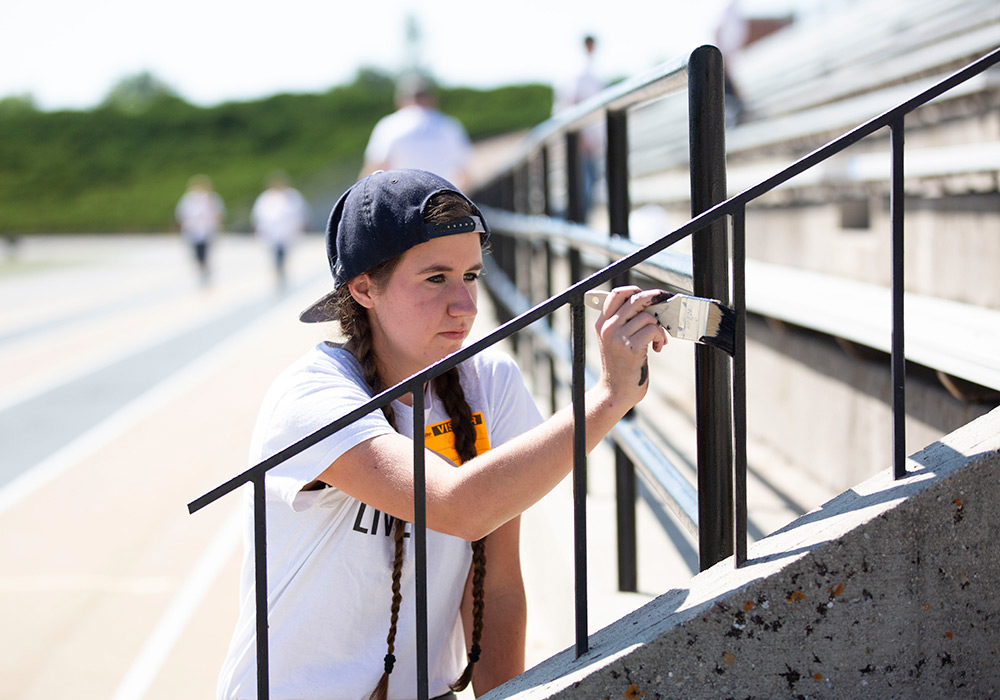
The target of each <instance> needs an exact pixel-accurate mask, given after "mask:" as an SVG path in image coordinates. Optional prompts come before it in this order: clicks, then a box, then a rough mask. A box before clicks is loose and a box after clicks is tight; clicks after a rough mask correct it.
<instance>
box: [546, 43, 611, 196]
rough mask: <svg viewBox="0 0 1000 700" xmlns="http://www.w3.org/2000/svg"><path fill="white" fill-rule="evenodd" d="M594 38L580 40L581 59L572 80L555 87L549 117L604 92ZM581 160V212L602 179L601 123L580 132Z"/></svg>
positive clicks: (602, 147)
mask: <svg viewBox="0 0 1000 700" xmlns="http://www.w3.org/2000/svg"><path fill="white" fill-rule="evenodd" d="M596 48H597V39H596V38H595V37H594V36H593V35H590V34H588V35H587V36H585V37H584V38H583V56H582V57H581V61H580V65H579V66H578V67H577V69H576V72H575V73H574V74H573V77H572V79H571V80H569V81H567V82H564V83H562V84H559V85H556V87H555V91H554V93H555V94H554V99H553V103H552V114H553V115H555V114H558V113H559V112H561V111H563V110H565V109H568V108H570V107H572V106H573V105H578V104H580V103H581V102H586V101H587V100H588V99H590V98H591V97H593V96H594V95H596V94H597V93H599V92H600V91H601V90H603V89H604V87H605V83H604V81H603V80H601V79H600V78H599V77H598V74H597V69H596V65H595V64H596V59H595V52H596ZM579 148H580V159H581V163H582V165H583V213H584V214H586V213H587V212H589V211H590V207H591V204H592V203H593V201H594V197H593V192H594V186H595V184H596V183H597V181H598V179H599V178H600V176H601V154H602V153H603V151H604V130H603V128H602V125H601V124H600V123H598V124H593V125H591V126H588V127H586V128H584V129H583V130H581V131H580V140H579Z"/></svg>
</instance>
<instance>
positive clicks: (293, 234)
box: [250, 172, 309, 288]
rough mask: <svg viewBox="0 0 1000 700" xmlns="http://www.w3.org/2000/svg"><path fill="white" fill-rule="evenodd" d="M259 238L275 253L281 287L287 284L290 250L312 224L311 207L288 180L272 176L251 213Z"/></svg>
mask: <svg viewBox="0 0 1000 700" xmlns="http://www.w3.org/2000/svg"><path fill="white" fill-rule="evenodd" d="M250 220H251V222H252V223H253V227H254V231H255V232H256V234H257V237H258V238H259V239H260V240H261V241H262V242H263V243H265V244H266V245H268V246H269V247H270V248H271V250H272V252H273V253H274V271H275V274H276V276H277V282H278V287H279V288H283V287H284V286H285V282H286V272H285V261H286V259H287V257H288V249H289V247H290V246H291V245H293V244H294V243H295V241H296V240H297V239H298V238H299V237H300V236H301V235H302V232H303V231H305V228H306V223H307V222H308V221H309V205H308V204H307V203H306V200H305V197H303V196H302V193H301V192H299V191H298V190H297V189H295V188H294V187H292V186H291V182H290V181H289V179H288V176H287V175H285V173H282V172H276V173H272V174H271V176H270V177H269V178H268V185H267V189H266V190H264V191H263V192H261V193H260V196H258V197H257V200H256V201H255V202H254V205H253V209H252V210H251V211H250Z"/></svg>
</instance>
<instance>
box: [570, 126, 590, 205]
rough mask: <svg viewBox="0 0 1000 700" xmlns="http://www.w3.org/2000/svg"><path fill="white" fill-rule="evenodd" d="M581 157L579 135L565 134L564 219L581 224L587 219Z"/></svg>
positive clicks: (573, 132)
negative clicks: (565, 198) (565, 199)
mask: <svg viewBox="0 0 1000 700" xmlns="http://www.w3.org/2000/svg"><path fill="white" fill-rule="evenodd" d="M584 187H585V180H584V175H583V157H582V155H581V154H580V133H579V132H578V131H567V132H566V197H567V201H566V218H567V219H569V220H570V221H574V222H576V223H578V224H582V223H583V222H584V221H585V220H586V218H587V212H585V211H584V200H585V195H584Z"/></svg>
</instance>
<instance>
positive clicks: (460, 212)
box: [331, 192, 486, 700]
mask: <svg viewBox="0 0 1000 700" xmlns="http://www.w3.org/2000/svg"><path fill="white" fill-rule="evenodd" d="M475 213H476V212H475V211H474V210H473V209H472V207H471V206H470V205H469V204H468V202H467V201H466V200H465V199H464V198H462V197H459V196H456V195H453V194H450V193H447V192H444V193H441V194H438V195H436V196H435V197H433V198H431V200H430V202H429V203H428V206H427V211H426V213H425V216H424V218H425V219H426V220H427V222H428V223H433V224H442V223H448V222H449V221H453V220H454V219H457V218H460V217H463V216H470V215H474V214H475ZM399 259H400V258H399V257H396V258H393V259H391V260H388V261H386V262H384V263H381V264H380V265H377V266H376V267H374V268H372V269H371V270H369V271H368V276H369V277H370V278H371V280H372V282H373V283H374V284H375V286H381V285H384V284H386V283H387V282H388V280H389V277H390V276H391V275H392V272H393V270H395V268H396V265H397V264H398V263H399ZM331 304H332V306H333V309H332V311H333V315H334V317H335V318H336V319H337V320H338V321H339V323H340V329H341V332H342V333H343V335H344V336H345V337H346V338H347V342H346V344H345V346H344V347H345V348H346V349H347V350H348V351H349V352H350V353H351V354H353V355H354V357H355V358H357V360H358V362H359V363H360V364H361V369H362V374H363V376H364V379H365V381H366V382H367V383H368V386H369V387H370V388H371V390H372V393H373V394H378V393H380V392H382V391H383V390H385V389H387V388H388V387H386V386H384V384H383V382H382V378H381V376H380V375H379V372H378V367H377V365H376V362H375V352H374V349H373V345H372V331H371V323H370V321H369V318H368V312H367V310H366V309H365V308H364V307H363V306H361V304H359V303H358V302H357V301H356V300H355V299H354V297H353V296H352V295H351V293H350V289H349V287H348V285H346V284H344V285H341V287H340V288H339V289H338V290H337V294H336V296H335V297H334V298H333V299H332V300H331ZM431 386H432V388H433V390H434V393H435V394H436V395H437V396H438V398H439V399H440V400H441V403H442V405H443V406H444V408H445V411H446V412H447V414H448V417H449V418H450V419H451V426H452V434H453V435H454V439H455V451H456V452H457V453H458V456H459V459H460V461H461V462H462V463H464V462H467V461H468V460H470V459H472V458H473V457H475V456H476V428H475V425H474V424H473V422H472V409H471V408H469V404H468V401H466V398H465V391H464V390H463V389H462V384H461V381H460V379H459V373H458V368H457V367H452V368H451V369H449V370H448V371H447V372H445V373H444V374H441V375H439V376H438V377H435V378H434V379H433V380H432V382H431ZM382 411H383V412H384V414H385V417H386V419H387V420H388V421H389V423H390V424H391V425H392V426H393V427H394V428H397V429H398V427H397V426H396V415H395V411H393V409H392V405H391V404H390V405H387V406H385V407H384V408H383V409H382ZM405 525H406V523H405V522H404V521H402V520H401V519H398V518H397V519H396V521H395V526H394V530H393V564H392V604H391V606H390V611H389V633H388V635H387V636H386V648H387V651H386V655H385V659H384V665H383V672H382V676H381V677H380V678H379V681H378V683H377V684H376V686H375V689H374V690H373V691H372V693H371V696H370V700H386V698H387V696H388V690H389V674H390V673H392V669H393V665H394V664H395V662H396V657H395V656H394V654H393V652H394V650H395V642H396V623H397V621H398V619H399V608H400V604H401V602H402V594H401V593H400V579H401V577H402V572H403V551H404V547H403V538H404V531H405ZM485 543H486V538H485V537H484V538H482V539H479V540H476V541H475V542H473V543H472V563H473V574H472V598H473V603H472V613H473V625H472V647H471V649H470V651H469V662H468V664H467V665H466V667H465V670H464V671H463V672H462V674H461V675H460V676H459V678H458V679H457V680H456V681H455V682H454V683H452V684H451V689H452V690H454V691H456V692H458V691H461V690H464V689H465V688H466V687H468V685H469V682H470V681H471V680H472V672H473V669H474V667H475V665H476V662H477V661H479V657H480V653H481V649H480V646H479V642H480V639H481V638H482V633H483V607H484V596H483V583H484V581H485V579H486V546H485Z"/></svg>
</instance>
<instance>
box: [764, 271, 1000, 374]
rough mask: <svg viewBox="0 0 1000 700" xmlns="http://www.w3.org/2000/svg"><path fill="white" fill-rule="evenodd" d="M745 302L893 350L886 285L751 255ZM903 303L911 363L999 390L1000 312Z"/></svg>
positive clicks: (936, 302)
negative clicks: (771, 261)
mask: <svg viewBox="0 0 1000 700" xmlns="http://www.w3.org/2000/svg"><path fill="white" fill-rule="evenodd" d="M746 303H747V311H749V312H751V313H755V314H760V315H762V316H765V317H768V318H774V319H777V320H779V321H783V322H786V323H790V324H794V325H798V326H802V327H805V328H809V329H811V330H816V331H820V332H823V333H826V334H828V335H831V336H833V337H836V338H843V339H844V340H847V341H850V342H852V343H856V344H858V345H862V346H865V347H869V348H873V349H875V350H879V351H882V352H886V353H888V352H889V350H890V343H891V338H892V336H891V314H892V306H891V301H890V290H889V289H888V288H886V287H879V286H877V285H872V284H865V283H862V282H856V281H854V280H849V279H845V278H843V277H834V276H831V275H823V274H818V273H815V272H808V271H804V270H798V269H794V268H790V267H787V266H784V265H773V264H770V263H763V262H759V261H754V260H747V263H746ZM904 304H905V307H906V325H905V328H904V334H905V344H906V358H907V360H908V361H910V362H915V363H917V364H920V365H923V366H925V367H928V368H930V369H932V370H936V371H937V372H939V373H943V374H945V375H947V377H956V378H958V379H960V380H965V381H967V382H970V383H972V384H976V385H979V386H982V387H987V388H989V389H992V390H994V391H1000V311H996V310H994V309H988V308H984V307H979V306H972V305H970V304H962V303H958V302H954V301H949V300H946V299H938V298H934V297H928V296H922V295H918V294H906V295H904ZM947 377H943V378H942V379H943V380H944V379H946V378H947Z"/></svg>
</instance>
